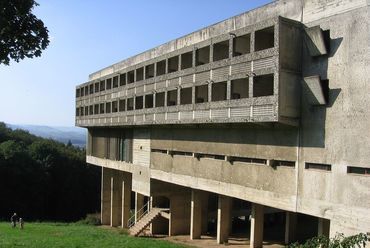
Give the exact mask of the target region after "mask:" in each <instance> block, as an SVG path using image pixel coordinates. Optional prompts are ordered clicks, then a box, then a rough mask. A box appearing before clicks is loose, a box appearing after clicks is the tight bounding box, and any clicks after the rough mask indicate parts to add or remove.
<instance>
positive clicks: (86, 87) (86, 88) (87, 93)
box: [85, 86, 89, 96]
mask: <svg viewBox="0 0 370 248" xmlns="http://www.w3.org/2000/svg"><path fill="white" fill-rule="evenodd" d="M87 95H89V86H85V96H87Z"/></svg>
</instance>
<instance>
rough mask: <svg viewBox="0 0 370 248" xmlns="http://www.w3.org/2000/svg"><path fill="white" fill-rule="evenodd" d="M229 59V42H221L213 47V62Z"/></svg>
mask: <svg viewBox="0 0 370 248" xmlns="http://www.w3.org/2000/svg"><path fill="white" fill-rule="evenodd" d="M227 58H229V40H225V41H221V42H218V43H215V44H214V45H213V61H218V60H222V59H227Z"/></svg>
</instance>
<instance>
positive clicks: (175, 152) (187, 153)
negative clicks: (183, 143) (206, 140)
mask: <svg viewBox="0 0 370 248" xmlns="http://www.w3.org/2000/svg"><path fill="white" fill-rule="evenodd" d="M170 154H171V156H188V157H192V156H193V153H191V152H182V151H170Z"/></svg>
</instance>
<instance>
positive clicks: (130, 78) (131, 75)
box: [127, 71, 135, 84]
mask: <svg viewBox="0 0 370 248" xmlns="http://www.w3.org/2000/svg"><path fill="white" fill-rule="evenodd" d="M133 82H135V71H129V72H127V83H128V84H132V83H133Z"/></svg>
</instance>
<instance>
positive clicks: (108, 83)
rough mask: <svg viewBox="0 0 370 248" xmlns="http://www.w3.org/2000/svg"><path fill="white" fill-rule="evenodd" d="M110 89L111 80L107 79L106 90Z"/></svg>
mask: <svg viewBox="0 0 370 248" xmlns="http://www.w3.org/2000/svg"><path fill="white" fill-rule="evenodd" d="M110 89H112V79H111V78H108V79H107V90H110Z"/></svg>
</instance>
